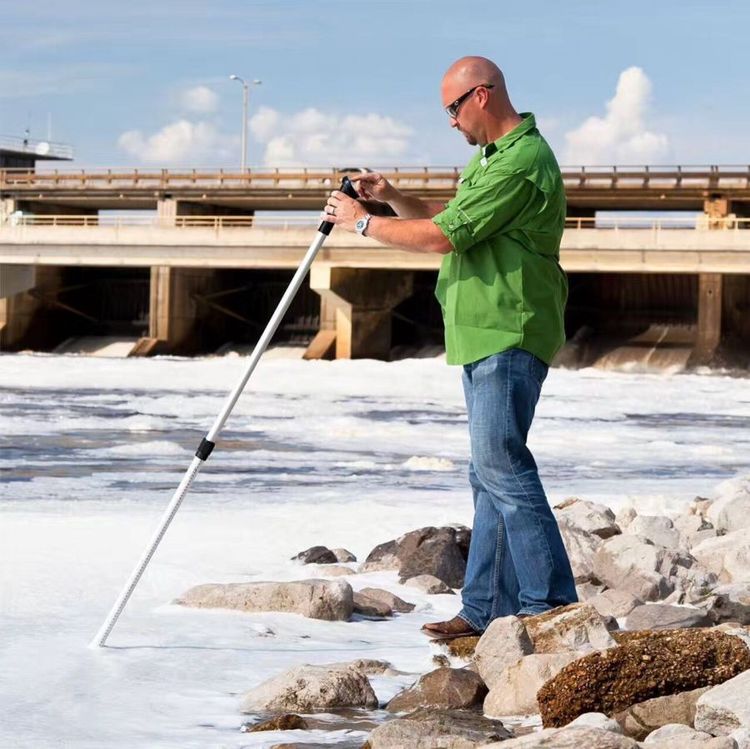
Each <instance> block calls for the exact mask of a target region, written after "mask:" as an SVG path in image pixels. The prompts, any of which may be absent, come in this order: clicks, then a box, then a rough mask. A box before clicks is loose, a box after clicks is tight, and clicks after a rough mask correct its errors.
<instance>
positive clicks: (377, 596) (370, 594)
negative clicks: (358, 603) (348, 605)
mask: <svg viewBox="0 0 750 749" xmlns="http://www.w3.org/2000/svg"><path fill="white" fill-rule="evenodd" d="M357 592H358V593H359V594H360V595H362V596H364V597H366V598H368V599H370V600H372V601H377V602H379V603H382V604H385V605H386V606H388V607H389V608H390V609H391V610H392V611H395V612H397V613H399V614H408V613H409V612H410V611H414V608H415V606H414V604H413V603H408V602H407V601H405V600H404V599H403V598H399V597H398V596H397V595H395V593H391V592H390V591H389V590H383V588H361V589H360V590H359V591H357Z"/></svg>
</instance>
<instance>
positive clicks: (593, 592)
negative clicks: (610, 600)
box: [576, 583, 607, 603]
mask: <svg viewBox="0 0 750 749" xmlns="http://www.w3.org/2000/svg"><path fill="white" fill-rule="evenodd" d="M605 590H607V586H606V585H597V584H596V583H579V584H578V585H576V593H577V594H578V600H579V601H584V602H585V603H591V601H592V599H594V598H596V597H597V596H598V595H599V594H600V593H604V591H605Z"/></svg>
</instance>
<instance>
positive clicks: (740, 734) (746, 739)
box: [729, 728, 750, 749]
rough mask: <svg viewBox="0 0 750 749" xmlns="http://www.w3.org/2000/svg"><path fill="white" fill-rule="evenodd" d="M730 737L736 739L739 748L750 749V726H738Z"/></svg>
mask: <svg viewBox="0 0 750 749" xmlns="http://www.w3.org/2000/svg"><path fill="white" fill-rule="evenodd" d="M729 738H731V739H734V741H735V743H736V744H737V749H750V728H737V729H736V730H734V731H732V733H730V734H729Z"/></svg>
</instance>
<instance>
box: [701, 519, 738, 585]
mask: <svg viewBox="0 0 750 749" xmlns="http://www.w3.org/2000/svg"><path fill="white" fill-rule="evenodd" d="M691 554H692V555H693V556H694V557H695V558H696V559H697V560H698V561H699V562H700V563H701V564H702V565H703V566H704V567H705V568H706V569H707V570H709V571H710V572H714V573H715V574H716V575H718V577H719V580H720V581H721V582H737V583H739V582H750V533H747V531H745V530H740V531H733V532H732V533H727V534H726V535H725V536H717V537H716V538H708V539H706V540H705V541H702V542H701V543H699V544H698V545H696V546H694V547H693V548H692V550H691Z"/></svg>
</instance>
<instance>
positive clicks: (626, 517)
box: [615, 505, 638, 532]
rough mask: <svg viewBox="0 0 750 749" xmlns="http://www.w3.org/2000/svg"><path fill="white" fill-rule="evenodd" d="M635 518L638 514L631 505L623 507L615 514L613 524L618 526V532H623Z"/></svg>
mask: <svg viewBox="0 0 750 749" xmlns="http://www.w3.org/2000/svg"><path fill="white" fill-rule="evenodd" d="M636 517H638V513H637V512H636V511H635V507H633V506H632V505H625V506H624V507H621V508H620V509H619V510H618V511H617V513H616V514H615V522H616V523H617V525H618V526H619V528H620V530H621V531H623V532H624V531H625V529H626V528H627V527H628V526H629V525H630V524H631V523H632V522H633V519H634V518H636Z"/></svg>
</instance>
